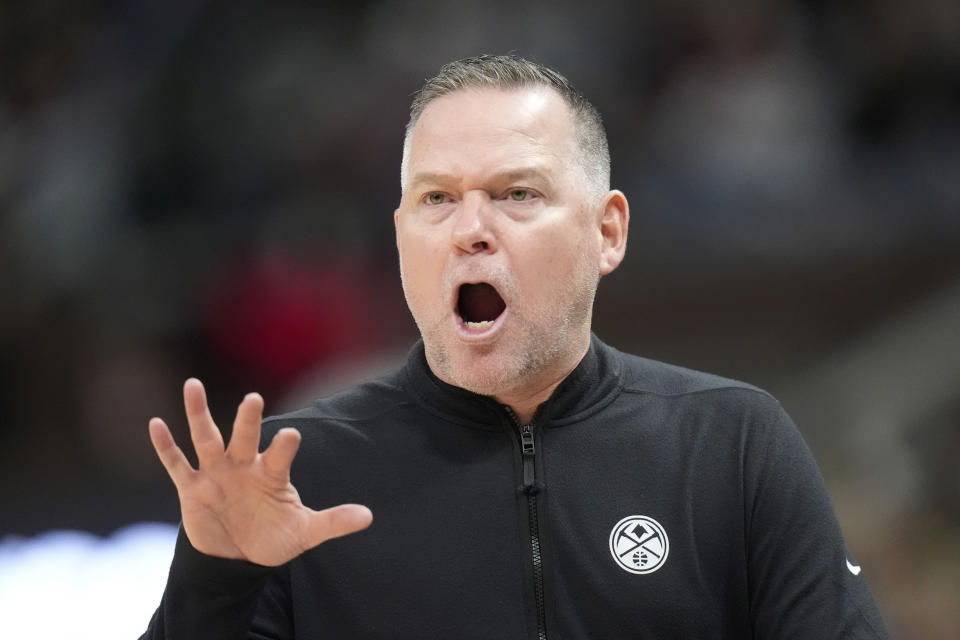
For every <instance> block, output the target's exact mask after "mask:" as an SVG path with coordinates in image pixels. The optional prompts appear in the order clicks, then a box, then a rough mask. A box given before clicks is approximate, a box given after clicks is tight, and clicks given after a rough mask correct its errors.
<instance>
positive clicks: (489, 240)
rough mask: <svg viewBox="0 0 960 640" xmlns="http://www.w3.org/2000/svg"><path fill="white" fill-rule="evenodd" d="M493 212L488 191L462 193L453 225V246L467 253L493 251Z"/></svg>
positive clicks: (494, 242)
mask: <svg viewBox="0 0 960 640" xmlns="http://www.w3.org/2000/svg"><path fill="white" fill-rule="evenodd" d="M495 213H496V212H495V210H494V206H493V203H492V202H491V201H490V195H489V194H488V193H486V192H481V191H469V192H467V193H466V194H464V197H463V200H461V201H460V206H459V207H458V208H457V213H456V221H455V222H454V226H453V234H452V235H453V244H454V246H456V247H457V248H458V249H459V250H460V251H462V252H464V253H468V254H473V253H479V252H481V251H486V252H492V251H495V250H496V237H495V234H494V231H493V229H492V227H491V223H492V222H493V215H494V214H495Z"/></svg>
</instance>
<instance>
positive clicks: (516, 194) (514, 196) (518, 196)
mask: <svg viewBox="0 0 960 640" xmlns="http://www.w3.org/2000/svg"><path fill="white" fill-rule="evenodd" d="M508 195H509V196H510V199H511V200H513V201H514V202H523V201H524V200H529V199H530V197H531V194H530V192H529V191H528V190H527V189H511V190H510V193H509V194H508Z"/></svg>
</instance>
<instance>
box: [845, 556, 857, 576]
mask: <svg viewBox="0 0 960 640" xmlns="http://www.w3.org/2000/svg"><path fill="white" fill-rule="evenodd" d="M847 569H848V570H849V571H850V573H852V574H853V575H855V576H858V575H860V565H858V564H853V563H852V562H850V560H849V559H848V560H847Z"/></svg>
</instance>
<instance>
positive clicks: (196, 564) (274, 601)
mask: <svg viewBox="0 0 960 640" xmlns="http://www.w3.org/2000/svg"><path fill="white" fill-rule="evenodd" d="M284 574H285V571H284V569H283V568H282V567H281V568H271V567H264V566H261V565H257V564H253V563H251V562H246V561H243V560H227V559H223V558H215V557H213V556H208V555H205V554H203V553H201V552H199V551H197V550H196V549H194V548H193V546H192V545H191V544H190V541H189V540H188V539H187V536H186V534H185V533H184V531H183V527H181V528H180V532H179V534H178V536H177V543H176V548H175V550H174V555H173V561H172V563H171V565H170V573H169V576H168V578H167V585H166V589H165V590H164V593H163V598H162V600H161V601H160V606H159V608H158V609H157V610H156V612H155V613H154V614H153V618H152V619H151V620H150V625H149V626H148V628H147V630H146V632H145V633H144V634H143V635H142V636H140V638H141V640H193V639H194V638H196V639H200V638H202V639H203V640H219V639H221V638H222V639H223V640H227V639H229V640H237V639H241V638H247V639H249V640H287V639H288V638H292V637H293V635H292V633H291V632H290V629H289V627H290V624H289V616H288V615H287V611H288V607H289V605H288V603H289V599H288V598H287V597H286V595H288V592H287V591H286V590H285V589H284V588H283V575H284Z"/></svg>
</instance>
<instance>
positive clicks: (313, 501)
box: [145, 56, 886, 640]
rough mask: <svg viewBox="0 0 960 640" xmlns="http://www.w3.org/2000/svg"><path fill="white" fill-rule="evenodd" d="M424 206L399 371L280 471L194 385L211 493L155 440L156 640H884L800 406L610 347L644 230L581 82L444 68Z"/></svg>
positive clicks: (329, 420) (415, 214) (420, 133)
mask: <svg viewBox="0 0 960 640" xmlns="http://www.w3.org/2000/svg"><path fill="white" fill-rule="evenodd" d="M401 184H402V197H401V202H400V206H399V207H398V209H397V211H396V213H395V214H394V222H395V225H396V232H397V248H398V250H399V255H400V268H401V274H402V278H403V287H404V292H405V294H406V299H407V302H408V304H409V307H410V310H411V312H412V314H413V316H414V318H415V320H416V322H417V325H418V327H419V329H420V332H421V335H422V342H421V343H420V344H418V345H417V346H416V347H414V349H413V350H412V351H411V353H410V356H409V358H408V361H407V362H406V364H405V365H404V367H403V368H402V369H401V370H399V371H397V372H394V373H391V374H388V375H386V376H384V377H382V378H380V379H378V380H375V381H373V382H371V383H367V384H364V385H360V386H359V387H356V388H354V389H351V390H348V391H346V392H343V393H341V394H338V395H336V396H333V397H331V398H327V399H324V400H320V401H318V402H317V403H316V404H315V405H314V406H312V407H310V408H308V409H305V410H302V411H299V412H296V413H292V414H288V415H285V416H280V417H278V418H273V419H269V420H267V421H265V422H264V431H265V434H266V436H267V438H266V439H265V441H270V445H269V446H268V447H267V448H266V449H265V450H264V451H263V453H258V444H259V442H260V421H261V411H262V407H263V401H262V399H261V398H260V397H259V396H257V395H255V394H251V395H249V396H247V397H246V398H244V400H243V402H242V403H241V404H240V407H239V409H238V411H237V418H236V422H235V425H234V431H233V436H232V438H231V441H230V443H229V445H227V446H226V447H224V442H223V440H222V438H221V436H220V433H219V431H218V429H217V428H216V426H215V425H214V424H213V422H212V420H211V418H210V414H209V412H208V410H207V406H206V400H205V397H204V393H203V387H202V386H201V384H200V383H199V382H198V381H196V380H189V381H187V383H186V385H185V387H184V400H185V405H186V412H187V417H188V421H189V423H190V431H191V437H192V439H193V441H194V444H195V447H196V450H197V456H198V459H199V469H193V468H192V467H191V466H190V464H189V463H188V462H187V460H186V458H185V457H184V456H183V454H182V453H181V452H180V450H179V449H178V448H177V446H176V445H175V444H174V442H173V439H172V438H171V436H170V433H169V430H168V429H167V428H166V426H165V425H164V423H163V422H162V421H160V420H159V419H154V420H152V421H151V423H150V434H151V439H152V441H153V444H154V447H155V448H156V450H157V453H158V455H159V457H160V459H161V461H162V462H163V464H164V466H165V468H166V469H167V471H168V473H169V474H170V476H171V478H172V479H173V481H174V483H175V484H176V486H177V490H178V492H179V495H180V501H181V508H182V515H183V531H182V532H181V536H180V539H179V541H178V544H177V550H176V553H175V556H174V560H173V563H172V566H171V571H170V579H169V582H168V585H167V590H166V592H165V594H164V597H163V601H162V603H161V605H160V608H159V609H158V611H157V614H156V615H155V616H154V618H153V620H152V622H151V625H150V628H149V629H148V631H147V633H146V635H145V637H148V638H176V639H180V638H205V639H209V638H245V637H249V638H311V639H313V638H324V637H329V638H551V639H557V638H618V637H642V638H668V637H671V638H817V639H818V640H820V639H823V638H884V637H886V632H885V631H884V629H883V624H882V622H881V621H880V618H879V615H878V614H877V612H876V609H875V606H874V604H873V602H872V598H871V596H870V594H869V592H868V589H867V587H866V585H865V583H864V580H863V577H862V576H861V575H860V569H859V567H858V566H857V565H855V564H853V560H852V559H851V558H850V556H849V555H848V553H847V551H846V549H845V548H844V543H843V540H842V537H841V534H840V531H839V527H838V526H837V523H836V519H835V517H834V515H833V512H832V508H831V506H830V504H829V500H828V498H827V495H826V492H825V490H824V487H823V484H822V481H821V479H820V477H819V473H818V471H817V469H816V466H815V464H814V463H813V461H812V459H811V457H810V454H809V452H808V450H807V449H806V447H805V445H804V444H803V442H802V440H801V438H800V436H799V435H798V433H797V431H796V429H795V428H794V427H793V425H792V424H791V423H790V420H789V418H787V417H786V415H785V414H784V412H783V411H782V410H781V409H780V407H779V405H778V404H777V402H776V401H775V400H773V399H772V398H771V397H770V396H769V395H767V394H765V393H764V392H762V391H760V390H758V389H756V388H754V387H751V386H748V385H745V384H742V383H738V382H733V381H730V380H725V379H721V378H716V377H712V376H708V375H705V374H700V373H695V372H691V371H687V370H683V369H680V368H676V367H671V366H668V365H664V364H660V363H655V362H651V361H648V360H644V359H641V358H637V357H634V356H629V355H626V354H622V353H620V352H618V351H616V350H614V349H612V348H610V347H608V346H606V345H604V344H603V343H602V342H600V341H599V340H598V339H597V338H596V337H594V336H592V334H591V331H590V319H591V310H592V306H593V297H594V294H595V291H596V287H597V282H598V280H599V278H600V277H601V276H603V275H605V274H607V273H610V272H611V271H613V270H614V269H615V268H616V267H617V266H618V264H619V263H620V261H621V260H622V258H623V255H624V251H625V246H626V238H627V226H628V219H629V213H628V206H627V200H626V198H625V197H624V195H623V194H622V193H620V192H619V191H616V190H610V188H609V156H608V152H607V147H606V138H605V134H604V132H603V128H602V126H601V123H600V117H599V115H598V114H597V112H596V111H595V109H594V108H593V107H592V106H591V105H590V104H589V102H587V101H586V99H585V98H583V96H582V95H580V94H579V93H577V92H576V90H574V89H573V88H572V87H571V86H570V85H569V83H568V82H567V81H566V80H565V79H564V78H562V77H561V76H559V75H558V74H557V73H555V72H554V71H552V70H550V69H547V68H544V67H542V66H540V65H537V64H534V63H531V62H528V61H526V60H523V59H520V58H516V57H487V56H483V57H479V58H471V59H466V60H462V61H459V62H455V63H451V64H449V65H447V66H445V67H444V68H443V69H442V70H441V72H440V74H439V75H438V76H437V77H435V78H433V79H432V80H430V81H428V82H427V84H426V85H425V86H424V88H423V89H422V90H421V92H420V93H419V94H418V96H417V98H416V99H415V100H414V103H413V106H412V109H411V118H410V122H409V124H408V127H407V134H406V139H405V143H404V154H403V162H402V166H401ZM271 436H272V438H271ZM301 438H302V440H303V442H302V445H301V443H300V440H301ZM298 445H299V448H300V453H299V455H297V456H296V458H295V454H296V452H297V450H298ZM291 479H292V484H291ZM294 487H296V489H295V488H294ZM341 503H343V504H341ZM354 503H361V504H364V505H367V506H359V504H354ZM337 504H340V506H331V505H337ZM314 509H317V511H315V510H314ZM371 511H372V513H375V514H376V522H375V523H374V524H373V525H372V526H370V525H371V522H372V518H373V516H372V513H371ZM347 534H352V535H347ZM341 536H345V537H341ZM334 538H336V539H334ZM321 543H323V544H321Z"/></svg>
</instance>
